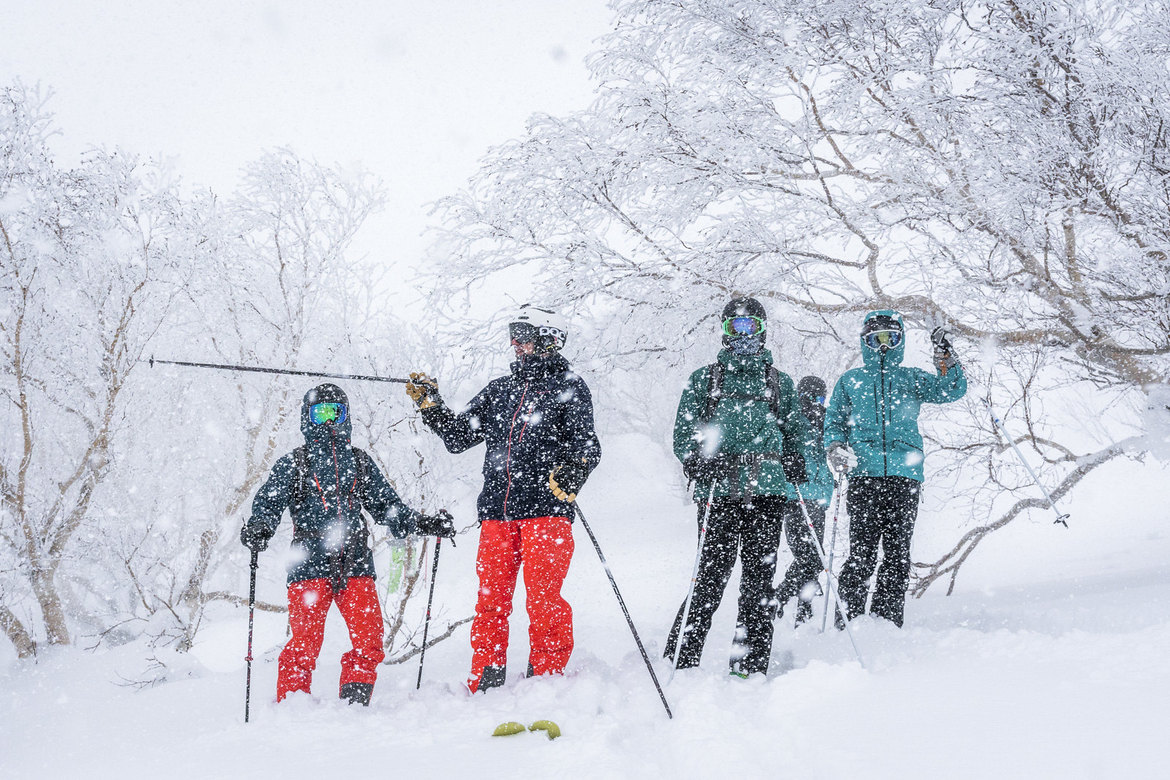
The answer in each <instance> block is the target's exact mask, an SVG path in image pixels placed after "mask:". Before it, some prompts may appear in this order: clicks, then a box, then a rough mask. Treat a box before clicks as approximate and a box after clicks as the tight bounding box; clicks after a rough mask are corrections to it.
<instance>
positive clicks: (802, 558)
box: [776, 501, 825, 615]
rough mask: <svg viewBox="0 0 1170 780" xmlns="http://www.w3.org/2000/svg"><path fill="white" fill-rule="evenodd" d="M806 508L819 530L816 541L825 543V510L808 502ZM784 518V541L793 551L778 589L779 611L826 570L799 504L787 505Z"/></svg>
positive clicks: (785, 504) (794, 502) (789, 503)
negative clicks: (786, 541)
mask: <svg viewBox="0 0 1170 780" xmlns="http://www.w3.org/2000/svg"><path fill="white" fill-rule="evenodd" d="M804 506H805V509H806V510H808V516H809V518H810V519H812V521H813V526H814V527H815V528H816V531H817V539H820V540H824V538H825V507H823V506H821V505H820V504H818V503H816V502H815V501H813V502H805V505H804ZM783 517H784V537H785V538H786V539H787V540H788V549H789V550H791V551H792V563H790V564H789V565H788V570H787V571H786V572H784V579H783V580H782V581H781V582H780V584H779V585H778V586H777V587H776V601H777V602H778V603H779V607H780V609H783V608H784V605H785V604H787V603H788V600H789V599H791V598H793V597H794V596H799V595H800V593H801V591H802V590H804V586H805V585H808V584H809V583H814V584H815V583H816V581H817V577H819V576H820V574H821V570H822V569H823V568H824V567H823V566H822V565H821V555H820V553H819V552H818V551H817V546H816V544H815V543H814V542H813V538H812V534H811V533H809V530H808V523H806V522H805V519H804V512H801V511H800V504H799V502H796V501H786V502H784V509H783ZM803 603H804V604H808V603H809V602H807V601H806V602H803ZM800 609H802V607H798V612H797V614H798V615H800V614H801V613H800V611H799V610H800Z"/></svg>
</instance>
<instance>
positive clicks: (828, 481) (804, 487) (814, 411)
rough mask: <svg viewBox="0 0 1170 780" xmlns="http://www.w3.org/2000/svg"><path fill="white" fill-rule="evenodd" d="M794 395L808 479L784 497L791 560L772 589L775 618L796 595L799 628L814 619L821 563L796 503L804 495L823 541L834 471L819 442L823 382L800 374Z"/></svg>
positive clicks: (822, 422) (821, 439)
mask: <svg viewBox="0 0 1170 780" xmlns="http://www.w3.org/2000/svg"><path fill="white" fill-rule="evenodd" d="M796 395H797V397H798V398H799V399H800V413H801V416H802V417H803V418H804V421H805V424H806V426H807V427H808V431H809V436H808V438H807V439H805V440H804V442H803V448H802V450H801V451H802V453H803V455H804V463H805V470H806V472H807V475H806V476H807V477H808V481H806V482H802V483H801V484H800V490H799V492H797V490H796V488H795V487H794V488H792V489H791V490H790V492H789V493H788V501H786V502H785V503H784V510H783V514H784V535H785V538H786V539H787V540H788V549H789V550H791V551H792V556H793V559H792V563H791V564H790V565H789V566H788V571H786V572H785V573H784V579H783V580H782V581H781V582H780V585H779V586H777V588H776V617H777V618H779V617H782V616H783V615H784V607H785V605H786V604H787V603H788V601H789V600H790V599H792V598H793V597H794V596H798V597H799V599H798V601H797V605H796V625H798V626H799V625H800V624H801V623H804V622H805V621H806V620H808V619H809V618H811V617H812V601H811V598H812V596H813V595H815V593H816V586H817V576H818V575H819V574H820V571H821V568H822V564H821V557H820V554H819V553H818V552H817V547H816V544H815V543H814V542H813V540H812V536H811V535H810V533H809V530H808V523H807V521H806V520H805V517H804V512H802V511H801V508H800V504H799V503H798V502H799V500H800V499H801V498H802V497H803V498H804V507H805V508H804V511H806V512H808V516H809V519H811V520H812V522H813V526H814V527H815V528H816V532H817V539H820V540H823V539H824V536H825V512H826V510H827V508H828V506H829V502H830V501H832V499H833V473H832V471H831V470H830V469H829V464H828V462H827V461H826V460H825V447H824V443H823V438H824V433H825V396H826V392H825V380H823V379H821V378H820V377H819V376H806V377H803V378H801V380H800V381H799V382H797V383H796Z"/></svg>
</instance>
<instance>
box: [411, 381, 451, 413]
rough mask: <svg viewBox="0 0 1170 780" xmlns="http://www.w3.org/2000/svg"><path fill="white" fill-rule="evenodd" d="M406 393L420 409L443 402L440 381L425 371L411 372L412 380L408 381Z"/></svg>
mask: <svg viewBox="0 0 1170 780" xmlns="http://www.w3.org/2000/svg"><path fill="white" fill-rule="evenodd" d="M406 394H407V395H409V396H410V400H412V401H414V403H415V405H416V406H417V407H418V408H419V409H420V410H421V409H430V408H431V407H432V406H439V405H440V404H442V403H443V397H442V396H441V395H439V383H438V382H437V381H436V380H434V379H431V378H430V377H429V376H427V375H426V374H423V373H411V375H410V381H409V382H407V383H406Z"/></svg>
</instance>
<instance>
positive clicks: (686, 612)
mask: <svg viewBox="0 0 1170 780" xmlns="http://www.w3.org/2000/svg"><path fill="white" fill-rule="evenodd" d="M715 482H716V480H714V479H713V480H711V492H710V493H708V495H707V509H706V510H705V511H704V512H703V527H702V528H700V529H699V548H698V549H697V550H695V568H694V569H693V570H692V571H691V586H690V588H688V589H687V600H686V602H685V603H684V604H683V613H682V622H681V623H679V624H678V636H676V637H675V639H674V658H672V659H671V660H670V677H667V678H666V684H667V685H670V684H671V683H672V682H674V673H675V672H676V671H678V657H679V656H680V655H681V654H682V643H683V637H684V636H686V633H687V618H688V617H690V614H691V599H693V598H694V597H695V585H696V584H697V583H698V581H699V560H700V559H701V558H702V557H703V542H704V541H706V539H707V521H708V520H709V519H710V518H711V502H712V501H714V500H715Z"/></svg>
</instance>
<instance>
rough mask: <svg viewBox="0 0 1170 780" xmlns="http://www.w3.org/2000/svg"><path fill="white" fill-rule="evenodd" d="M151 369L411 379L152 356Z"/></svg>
mask: <svg viewBox="0 0 1170 780" xmlns="http://www.w3.org/2000/svg"><path fill="white" fill-rule="evenodd" d="M148 362H149V363H150V367H151V368H154V364H155V363H165V364H166V365H169V366H187V367H189V368H215V369H219V370H221V371H254V372H256V373H259V374H287V375H288V376H316V377H322V378H324V379H355V380H361V381H363V382H395V383H397V384H402V385H404V384H406V383H407V382H409V381H410V380H409V379H399V378H398V377H393V376H370V375H365V374H327V373H324V372H322V371H295V370H293V369H291V368H261V367H259V366H232V365H228V364H225V363H190V362H188V361H185V360H163V359H162V358H155V357H154V355H151V356H150V360H149V361H148Z"/></svg>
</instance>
